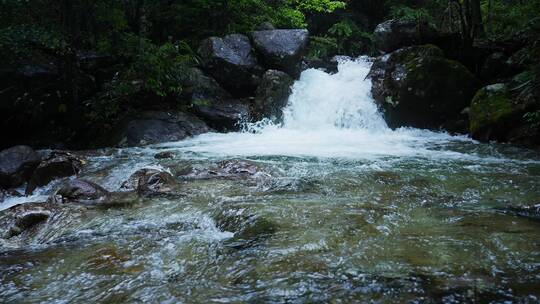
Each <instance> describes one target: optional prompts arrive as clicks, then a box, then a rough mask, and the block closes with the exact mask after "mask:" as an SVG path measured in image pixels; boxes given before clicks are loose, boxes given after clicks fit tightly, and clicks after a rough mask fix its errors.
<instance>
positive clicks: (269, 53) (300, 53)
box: [252, 29, 309, 78]
mask: <svg viewBox="0 0 540 304" xmlns="http://www.w3.org/2000/svg"><path fill="white" fill-rule="evenodd" d="M252 37H253V44H254V46H255V49H256V50H257V51H258V52H259V54H260V58H261V59H262V60H263V61H264V63H265V64H266V65H267V66H268V67H270V68H272V69H277V70H281V71H284V72H286V73H287V74H289V75H291V76H292V77H295V78H296V77H298V76H299V75H300V72H301V71H302V58H303V57H304V53H305V51H306V49H307V45H308V42H309V32H308V31H307V30H301V29H293V30H267V31H256V32H253V33H252Z"/></svg>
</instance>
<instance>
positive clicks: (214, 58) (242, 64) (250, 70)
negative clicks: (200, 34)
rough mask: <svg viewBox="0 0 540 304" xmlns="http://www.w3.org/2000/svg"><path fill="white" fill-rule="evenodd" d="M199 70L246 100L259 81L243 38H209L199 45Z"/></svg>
mask: <svg viewBox="0 0 540 304" xmlns="http://www.w3.org/2000/svg"><path fill="white" fill-rule="evenodd" d="M199 54H200V56H201V59H202V65H203V68H204V69H205V70H206V71H207V72H208V73H209V74H210V75H212V77H214V78H215V79H216V80H217V81H218V82H219V83H221V84H222V85H223V86H224V87H226V88H228V89H229V91H231V92H233V94H234V95H237V96H242V97H244V96H249V95H251V93H253V91H255V89H256V88H257V85H258V84H259V82H260V81H261V75H262V73H263V72H264V69H263V68H262V67H261V66H260V65H259V63H258V61H257V57H256V56H255V53H253V51H252V47H251V42H250V40H249V38H248V37H247V36H244V35H240V34H232V35H228V36H225V37H223V38H219V37H210V38H208V39H206V40H204V41H203V42H202V43H201V46H200V48H199Z"/></svg>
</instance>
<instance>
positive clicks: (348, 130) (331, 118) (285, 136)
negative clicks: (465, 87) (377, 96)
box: [162, 58, 472, 159]
mask: <svg viewBox="0 0 540 304" xmlns="http://www.w3.org/2000/svg"><path fill="white" fill-rule="evenodd" d="M370 68H371V62H370V61H369V60H368V59H367V58H359V59H357V60H344V61H342V62H340V63H339V68H338V69H339V71H338V73H336V74H333V75H330V74H327V73H325V72H323V71H320V70H315V69H310V70H307V71H304V72H303V73H302V75H301V78H300V80H298V81H297V82H296V83H295V84H294V86H293V93H292V95H291V97H290V98H289V102H288V105H287V107H286V108H285V109H284V110H283V114H284V122H283V123H282V124H281V125H274V124H272V123H270V122H269V121H261V122H257V123H254V124H250V125H248V126H246V128H245V129H246V131H245V132H241V133H228V134H217V133H210V134H204V135H201V136H198V137H195V138H193V139H190V140H186V141H182V142H177V143H168V144H165V145H162V146H167V147H176V148H178V149H180V150H181V151H185V152H196V153H201V154H203V155H207V156H215V157H224V156H242V157H248V156H293V157H321V158H351V159H372V158H378V157H381V156H396V157H401V156H420V157H426V156H427V157H446V158H448V157H449V158H454V157H462V156H463V154H462V153H457V152H449V151H447V152H445V153H441V151H433V150H431V149H430V148H431V147H432V146H433V145H440V144H445V143H449V142H454V141H471V142H472V140H471V139H469V138H466V137H453V136H450V135H448V134H447V133H443V132H431V131H427V130H418V129H411V128H402V129H398V130H395V131H394V130H391V129H390V128H388V126H387V125H386V123H385V121H384V119H383V117H382V115H381V113H380V112H379V111H378V108H377V106H376V104H375V102H374V100H373V98H372V96H371V81H370V80H369V79H366V77H367V75H368V73H369V70H370Z"/></svg>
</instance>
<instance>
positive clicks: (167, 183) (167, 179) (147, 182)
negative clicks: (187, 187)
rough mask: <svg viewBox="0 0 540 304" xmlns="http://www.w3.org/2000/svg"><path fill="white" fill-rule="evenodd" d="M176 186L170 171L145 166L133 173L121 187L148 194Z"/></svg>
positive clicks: (169, 189) (173, 188)
mask: <svg viewBox="0 0 540 304" xmlns="http://www.w3.org/2000/svg"><path fill="white" fill-rule="evenodd" d="M176 187H177V183H176V180H175V179H174V177H173V176H172V175H171V174H170V173H167V172H163V171H159V170H156V169H148V168H145V169H141V170H139V171H137V172H135V173H133V174H132V175H131V176H130V177H129V179H128V180H127V181H125V182H124V183H123V184H122V187H121V188H122V189H123V190H137V192H138V193H139V194H141V195H149V194H162V193H168V192H171V191H174V190H175V189H176Z"/></svg>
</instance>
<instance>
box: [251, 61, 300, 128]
mask: <svg viewBox="0 0 540 304" xmlns="http://www.w3.org/2000/svg"><path fill="white" fill-rule="evenodd" d="M293 83H294V80H293V79H292V78H291V77H290V76H289V75H287V74H286V73H284V72H281V71H276V70H268V71H266V73H265V74H264V76H263V80H262V82H261V85H260V86H259V88H257V92H256V94H255V105H254V114H255V116H257V118H259V119H262V118H269V119H271V120H272V121H274V122H280V121H281V119H282V117H283V111H282V110H283V108H284V107H285V106H286V105H287V102H288V100H289V96H290V95H291V93H292V85H293Z"/></svg>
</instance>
